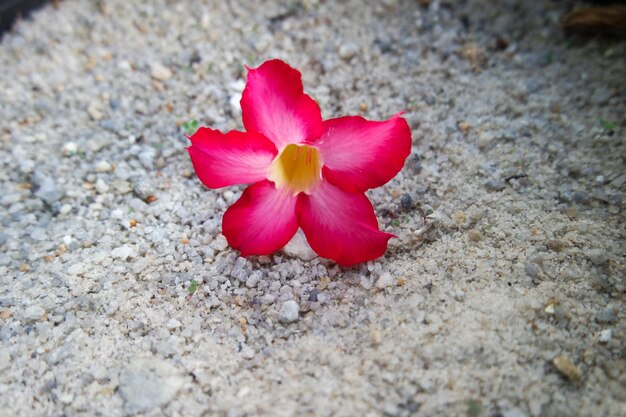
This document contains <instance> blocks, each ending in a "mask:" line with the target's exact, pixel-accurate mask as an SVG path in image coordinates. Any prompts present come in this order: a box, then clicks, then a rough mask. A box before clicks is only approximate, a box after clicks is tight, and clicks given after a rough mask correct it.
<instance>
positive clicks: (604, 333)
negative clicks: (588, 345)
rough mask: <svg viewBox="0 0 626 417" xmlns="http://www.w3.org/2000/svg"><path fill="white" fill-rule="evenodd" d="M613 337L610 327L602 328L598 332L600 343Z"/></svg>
mask: <svg viewBox="0 0 626 417" xmlns="http://www.w3.org/2000/svg"><path fill="white" fill-rule="evenodd" d="M612 338H613V330H612V329H604V330H602V331H601V332H600V337H599V340H600V343H608V342H609V341H610V340H611V339H612Z"/></svg>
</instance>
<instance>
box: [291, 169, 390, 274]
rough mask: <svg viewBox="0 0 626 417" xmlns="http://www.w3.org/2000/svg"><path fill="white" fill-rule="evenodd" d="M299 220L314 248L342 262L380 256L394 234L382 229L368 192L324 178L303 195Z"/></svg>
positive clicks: (300, 199)
mask: <svg viewBox="0 0 626 417" xmlns="http://www.w3.org/2000/svg"><path fill="white" fill-rule="evenodd" d="M297 210H298V220H299V222H300V227H301V228H302V231H303V232H304V234H305V235H306V238H307V241H308V242H309V245H311V248H313V250H314V251H315V252H317V254H318V255H320V256H323V257H324V258H329V259H332V260H334V261H335V262H337V263H338V264H339V265H343V266H350V265H354V264H357V263H359V262H364V261H368V260H371V259H376V258H378V257H380V256H382V255H383V254H384V253H385V251H386V250H387V241H388V240H389V239H390V238H392V237H394V235H392V234H390V233H385V232H381V231H380V230H378V220H377V219H376V214H375V213H374V208H373V207H372V203H370V201H369V200H368V198H367V197H366V196H365V194H362V193H357V194H353V193H348V192H345V191H343V190H341V189H340V188H338V187H335V186H334V185H332V184H330V183H328V182H327V181H323V182H322V183H321V184H320V186H319V187H318V188H316V189H315V190H313V192H312V193H311V194H310V195H306V194H300V197H299V200H298V208H297Z"/></svg>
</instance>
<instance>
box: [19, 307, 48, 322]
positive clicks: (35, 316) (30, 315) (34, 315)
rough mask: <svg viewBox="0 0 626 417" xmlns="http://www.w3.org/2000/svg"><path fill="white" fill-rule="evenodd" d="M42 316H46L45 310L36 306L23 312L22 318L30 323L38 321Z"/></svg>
mask: <svg viewBox="0 0 626 417" xmlns="http://www.w3.org/2000/svg"><path fill="white" fill-rule="evenodd" d="M44 314H46V310H44V309H43V308H42V307H41V306H38V305H36V304H35V305H32V306H30V307H27V308H26V310H24V318H25V319H26V320H30V321H35V320H39V319H40V318H41V317H42V316H43V315H44Z"/></svg>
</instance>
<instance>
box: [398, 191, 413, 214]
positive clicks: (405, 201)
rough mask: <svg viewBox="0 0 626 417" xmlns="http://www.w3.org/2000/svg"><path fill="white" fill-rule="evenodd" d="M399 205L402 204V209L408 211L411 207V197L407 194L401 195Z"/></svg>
mask: <svg viewBox="0 0 626 417" xmlns="http://www.w3.org/2000/svg"><path fill="white" fill-rule="evenodd" d="M400 204H402V208H403V209H405V210H409V209H410V208H411V206H412V205H413V199H412V198H411V195H410V194H408V193H404V194H402V197H401V198H400Z"/></svg>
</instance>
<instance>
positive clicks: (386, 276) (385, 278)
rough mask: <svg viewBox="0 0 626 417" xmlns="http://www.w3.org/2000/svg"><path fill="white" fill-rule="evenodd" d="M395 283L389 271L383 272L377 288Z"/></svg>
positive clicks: (377, 282)
mask: <svg viewBox="0 0 626 417" xmlns="http://www.w3.org/2000/svg"><path fill="white" fill-rule="evenodd" d="M392 285H393V277H392V276H391V274H390V273H389V272H385V273H383V274H382V275H381V276H380V277H379V278H378V280H377V281H376V288H381V289H382V288H387V287H391V286H392Z"/></svg>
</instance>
